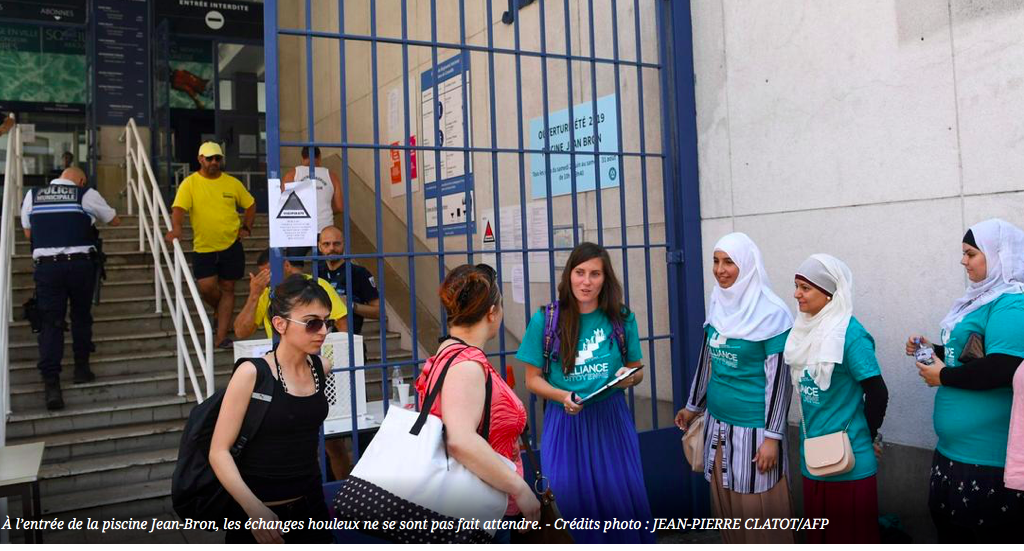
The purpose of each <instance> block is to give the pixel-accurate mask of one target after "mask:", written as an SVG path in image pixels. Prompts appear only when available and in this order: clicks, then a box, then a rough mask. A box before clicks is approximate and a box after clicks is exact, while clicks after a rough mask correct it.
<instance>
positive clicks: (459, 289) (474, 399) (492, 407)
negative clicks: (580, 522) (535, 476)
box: [416, 264, 540, 543]
mask: <svg viewBox="0 0 1024 551" xmlns="http://www.w3.org/2000/svg"><path fill="white" fill-rule="evenodd" d="M438 294H439V295H440V298H441V304H442V305H443V306H444V310H445V313H446V314H447V317H448V335H447V336H444V337H442V340H441V344H440V346H439V347H438V351H437V354H435V355H434V356H432V357H430V358H428V359H427V361H426V363H425V364H424V365H423V373H421V374H420V376H419V378H418V379H416V392H417V393H419V396H420V401H421V402H422V401H423V400H424V398H426V395H427V393H428V392H429V391H430V389H432V388H433V387H434V385H435V384H436V383H437V380H438V379H439V377H440V375H441V373H442V371H443V367H444V366H445V365H446V364H448V363H449V361H450V362H451V364H450V365H451V367H449V368H448V373H447V374H446V375H445V378H444V380H443V386H442V387H441V394H440V396H438V398H437V400H435V401H434V404H433V406H431V408H430V413H431V414H432V415H436V416H437V417H440V418H441V421H442V422H443V423H444V429H445V438H446V440H445V441H446V443H447V445H448V453H450V454H451V456H452V457H453V458H455V460H457V461H458V462H459V463H461V464H463V465H464V466H465V467H466V468H467V469H469V470H470V471H471V472H472V473H473V474H475V475H477V476H478V477H480V479H481V480H483V481H484V482H486V483H488V484H490V485H491V486H493V487H495V488H497V489H498V490H501V491H502V492H505V493H506V494H508V508H507V509H506V510H505V518H506V519H509V518H515V517H519V516H522V517H525V518H526V520H531V521H532V520H538V519H539V517H540V503H539V502H538V501H537V497H536V496H535V495H534V493H533V489H532V488H530V486H529V485H528V484H527V483H526V481H525V480H524V479H523V460H522V457H521V456H520V455H519V435H521V434H522V433H523V430H524V429H525V428H526V408H525V407H523V403H522V402H521V401H520V400H519V397H517V396H516V393H515V391H513V390H512V389H511V388H510V387H509V386H508V384H507V383H506V382H505V380H504V379H503V378H502V377H501V375H500V374H499V373H498V372H497V371H496V370H495V369H494V367H493V366H492V365H491V362H489V361H488V360H487V356H486V355H485V354H484V352H483V347H484V346H485V345H486V344H487V341H489V340H491V339H492V338H494V336H495V335H497V334H498V331H499V330H500V328H501V320H502V316H503V315H504V312H503V311H502V308H501V289H500V283H499V282H498V281H497V277H496V274H495V272H494V270H493V269H492V268H491V267H490V266H487V265H486V264H479V265H477V266H470V265H469V264H463V265H462V266H459V267H457V268H455V269H454V270H452V271H451V272H448V276H447V277H445V278H444V283H443V284H442V285H441V289H440V290H439V291H438ZM488 379H490V383H491V402H490V403H489V404H487V403H485V396H486V391H485V388H486V383H487V380H488ZM485 408H487V409H488V410H489V411H490V424H489V426H484V424H483V412H484V410H485ZM483 431H486V434H481V432H483ZM503 459H504V460H503ZM508 462H511V463H513V464H515V470H512V469H511V468H509V465H508ZM510 539H511V532H509V531H508V530H499V531H498V532H497V533H496V534H495V535H494V542H495V543H509V540H510Z"/></svg>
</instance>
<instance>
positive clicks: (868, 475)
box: [785, 254, 888, 543]
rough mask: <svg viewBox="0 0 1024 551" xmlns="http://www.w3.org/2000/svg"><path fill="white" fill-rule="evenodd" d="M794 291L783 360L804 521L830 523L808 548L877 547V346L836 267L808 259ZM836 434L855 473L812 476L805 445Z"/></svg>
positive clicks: (831, 261)
mask: <svg viewBox="0 0 1024 551" xmlns="http://www.w3.org/2000/svg"><path fill="white" fill-rule="evenodd" d="M795 286H796V291H795V292H794V293H793V297H794V298H796V300H797V303H798V304H799V310H800V312H799V313H798V314H797V317H796V321H795V322H794V324H793V330H792V331H790V333H789V338H788V339H787V340H786V351H785V358H786V363H788V364H789V366H790V369H791V375H792V377H793V384H794V385H795V386H796V390H797V392H798V394H799V402H798V403H797V405H798V407H799V409H800V412H801V413H800V418H801V431H800V467H801V471H802V472H803V477H804V480H803V482H804V483H803V489H804V492H803V493H804V515H803V516H804V517H806V518H827V519H829V524H828V526H827V527H826V528H825V529H824V530H813V531H808V532H807V536H806V538H807V543H878V542H879V539H880V534H879V531H878V485H877V482H876V480H875V473H876V472H877V470H878V463H877V460H876V459H877V458H876V455H877V454H879V453H880V446H877V447H873V445H872V444H873V442H872V440H873V439H874V438H875V435H876V434H877V432H878V428H879V427H880V426H881V425H882V420H883V419H884V418H885V408H886V404H887V402H888V391H887V390H886V387H885V382H884V381H883V380H882V372H881V369H880V368H879V366H878V360H877V359H876V358H875V341H874V339H873V338H872V337H871V335H870V334H868V332H867V330H866V329H864V326H863V325H861V324H860V322H859V321H858V320H857V318H855V317H854V316H853V275H852V274H851V273H850V269H849V268H848V267H847V266H846V264H844V263H843V262H842V261H841V260H839V259H837V258H835V257H833V256H829V255H827V254H816V255H812V256H811V257H810V258H808V259H807V260H805V261H804V263H803V264H801V265H800V267H799V268H798V269H797V272H796V276H795ZM841 431H844V432H846V435H847V436H848V437H849V442H850V446H851V449H852V452H853V456H854V457H853V458H854V464H853V465H852V469H849V470H848V471H847V472H841V473H836V474H832V475H829V476H816V475H813V474H811V472H810V470H808V467H807V457H806V453H805V452H806V450H805V448H804V442H805V441H806V440H807V439H808V438H815V437H819V436H824V435H828V434H832V433H837V432H841Z"/></svg>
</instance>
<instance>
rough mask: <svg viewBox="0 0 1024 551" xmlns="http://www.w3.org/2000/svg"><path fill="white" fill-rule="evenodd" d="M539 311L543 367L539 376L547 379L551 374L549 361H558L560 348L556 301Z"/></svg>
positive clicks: (560, 340)
mask: <svg viewBox="0 0 1024 551" xmlns="http://www.w3.org/2000/svg"><path fill="white" fill-rule="evenodd" d="M541 311H542V312H544V343H543V344H544V347H543V353H544V366H543V368H542V369H541V374H542V375H544V379H547V378H548V375H550V374H551V360H553V359H554V360H557V359H558V352H559V350H561V346H562V339H561V336H560V335H559V334H558V301H557V300H556V301H555V302H552V303H551V304H546V305H544V306H543V307H541Z"/></svg>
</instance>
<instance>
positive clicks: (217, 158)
mask: <svg viewBox="0 0 1024 551" xmlns="http://www.w3.org/2000/svg"><path fill="white" fill-rule="evenodd" d="M203 158H204V159H206V162H208V163H210V162H213V161H217V162H218V163H219V162H221V161H223V160H224V157H222V156H220V155H211V156H209V157H203Z"/></svg>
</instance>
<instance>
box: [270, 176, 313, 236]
mask: <svg viewBox="0 0 1024 551" xmlns="http://www.w3.org/2000/svg"><path fill="white" fill-rule="evenodd" d="M267 195H268V196H269V197H268V202H267V204H268V205H269V209H270V246H271V247H315V246H316V233H317V232H316V229H317V226H316V186H315V185H313V180H303V181H301V182H289V183H287V184H285V189H284V191H283V192H282V191H281V180H278V179H272V180H269V181H268V182H267Z"/></svg>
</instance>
